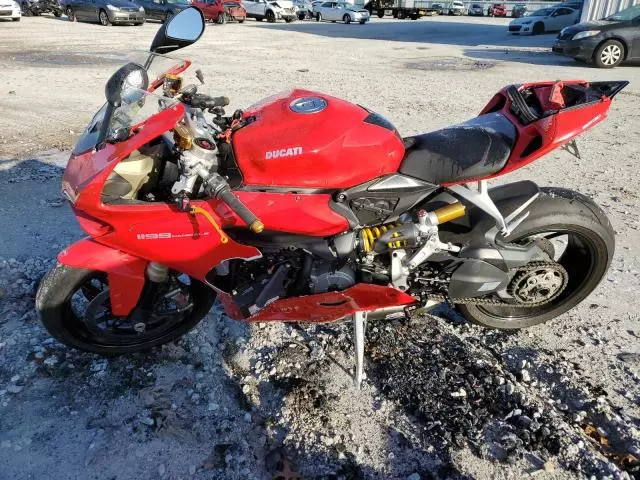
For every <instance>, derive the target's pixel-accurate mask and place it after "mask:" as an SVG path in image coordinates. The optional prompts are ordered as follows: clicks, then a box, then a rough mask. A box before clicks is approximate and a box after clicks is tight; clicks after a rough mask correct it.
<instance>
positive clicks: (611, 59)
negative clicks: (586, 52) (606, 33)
mask: <svg viewBox="0 0 640 480" xmlns="http://www.w3.org/2000/svg"><path fill="white" fill-rule="evenodd" d="M622 60H624V47H623V46H622V44H621V43H620V42H619V41H617V40H607V41H606V42H604V43H603V44H602V45H600V46H599V47H598V49H597V50H596V53H595V54H594V55H593V61H594V63H595V64H596V66H597V67H598V68H613V67H616V66H618V65H620V63H622Z"/></svg>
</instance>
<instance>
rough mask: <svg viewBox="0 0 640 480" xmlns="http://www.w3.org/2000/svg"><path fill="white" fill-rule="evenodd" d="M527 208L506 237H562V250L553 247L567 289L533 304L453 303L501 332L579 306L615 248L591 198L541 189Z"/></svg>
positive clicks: (468, 316) (469, 316)
mask: <svg viewBox="0 0 640 480" xmlns="http://www.w3.org/2000/svg"><path fill="white" fill-rule="evenodd" d="M529 212H530V214H529V216H528V217H527V218H526V219H525V220H524V221H523V222H522V224H520V225H519V226H518V227H517V228H516V229H515V231H514V232H513V233H512V234H511V235H510V236H509V237H508V238H507V239H506V241H509V242H514V243H518V242H523V241H525V239H529V240H530V239H532V238H540V237H539V236H540V235H542V236H545V232H546V233H548V232H554V235H555V236H554V237H553V240H557V241H560V240H561V239H562V238H563V237H565V236H566V241H565V243H566V246H565V249H564V251H562V252H559V251H558V250H557V249H556V251H555V255H556V256H558V258H555V261H556V262H557V263H559V264H561V265H562V266H563V267H564V268H565V270H566V271H567V273H568V283H567V286H566V288H565V289H564V290H563V291H562V293H561V294H560V295H559V296H558V297H557V298H555V299H553V300H552V301H550V302H549V303H547V304H545V305H541V306H538V307H515V308H510V307H502V306H485V305H456V308H457V309H458V311H459V312H460V313H461V314H462V315H463V316H464V317H465V318H466V319H467V320H469V321H471V322H473V323H477V324H479V325H482V326H485V327H489V328H497V329H505V330H511V329H519V328H526V327H531V326H533V325H538V324H540V323H544V322H547V321H549V320H551V319H553V318H556V317H557V316H559V315H562V314H563V313H565V312H567V311H569V310H571V309H572V308H573V307H575V306H576V305H578V304H579V303H580V302H582V301H583V300H584V299H585V298H586V297H587V296H588V295H589V294H590V293H591V292H592V291H593V290H594V289H595V288H596V287H597V286H598V284H599V283H600V281H601V280H602V279H603V278H604V276H605V275H606V273H607V270H608V269H609V265H610V264H611V259H612V258H613V253H614V250H615V235H614V231H613V227H612V226H611V223H610V222H609V219H608V218H607V217H606V215H605V214H604V212H603V211H602V210H601V209H600V207H598V206H597V205H596V204H595V203H594V202H593V201H592V200H591V199H589V198H588V197H586V196H584V195H581V194H579V193H576V192H572V191H570V190H565V189H559V188H545V189H542V191H541V193H540V195H539V197H538V198H537V199H536V200H535V201H534V202H533V204H532V205H531V207H530V208H529ZM546 238H547V237H546ZM563 241H564V240H563Z"/></svg>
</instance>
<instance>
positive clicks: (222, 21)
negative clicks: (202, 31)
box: [218, 13, 227, 25]
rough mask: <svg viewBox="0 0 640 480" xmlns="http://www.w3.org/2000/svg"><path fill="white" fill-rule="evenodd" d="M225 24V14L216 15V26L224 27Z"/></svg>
mask: <svg viewBox="0 0 640 480" xmlns="http://www.w3.org/2000/svg"><path fill="white" fill-rule="evenodd" d="M226 23H227V14H226V13H221V14H220V15H218V24H219V25H224V24H226Z"/></svg>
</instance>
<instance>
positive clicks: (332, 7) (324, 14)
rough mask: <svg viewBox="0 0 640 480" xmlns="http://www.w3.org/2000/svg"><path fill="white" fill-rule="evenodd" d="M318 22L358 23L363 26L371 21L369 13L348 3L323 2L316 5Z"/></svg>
mask: <svg viewBox="0 0 640 480" xmlns="http://www.w3.org/2000/svg"><path fill="white" fill-rule="evenodd" d="M314 11H315V12H316V21H318V22H321V21H323V20H324V21H330V22H344V23H351V22H358V23H360V24H361V25H363V24H365V23H367V22H368V21H369V11H368V10H365V9H364V8H360V7H356V6H355V5H354V4H352V3H347V2H323V3H321V4H320V5H316V6H315V8H314Z"/></svg>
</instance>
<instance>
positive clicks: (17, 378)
mask: <svg viewBox="0 0 640 480" xmlns="http://www.w3.org/2000/svg"><path fill="white" fill-rule="evenodd" d="M18 380H20V375H14V376H13V377H11V383H16V382H17V381H18Z"/></svg>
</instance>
